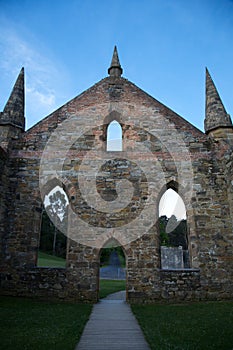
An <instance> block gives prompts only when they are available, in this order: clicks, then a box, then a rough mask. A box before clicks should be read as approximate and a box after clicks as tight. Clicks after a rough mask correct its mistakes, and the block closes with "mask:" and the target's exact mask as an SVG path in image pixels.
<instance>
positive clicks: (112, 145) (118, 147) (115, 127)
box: [107, 120, 122, 151]
mask: <svg viewBox="0 0 233 350" xmlns="http://www.w3.org/2000/svg"><path fill="white" fill-rule="evenodd" d="M107 151H122V127H121V125H120V123H118V121H116V120H113V121H112V122H111V123H110V124H109V125H108V128H107Z"/></svg>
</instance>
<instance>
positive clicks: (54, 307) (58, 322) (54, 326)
mask: <svg viewBox="0 0 233 350" xmlns="http://www.w3.org/2000/svg"><path fill="white" fill-rule="evenodd" d="M91 309H92V306H91V305H85V304H82V305H81V304H71V303H69V304H66V303H49V302H39V301H34V300H30V299H20V298H12V297H1V298H0V339H1V340H0V348H1V349H4V350H74V348H75V345H76V344H77V343H78V341H79V338H80V335H81V334H82V331H83V328H84V326H85V324H86V321H87V320H88V317H89V314H90V312H91Z"/></svg>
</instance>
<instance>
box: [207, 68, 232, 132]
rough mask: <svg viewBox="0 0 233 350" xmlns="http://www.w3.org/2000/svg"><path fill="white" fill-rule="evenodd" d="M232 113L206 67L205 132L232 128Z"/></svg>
mask: <svg viewBox="0 0 233 350" xmlns="http://www.w3.org/2000/svg"><path fill="white" fill-rule="evenodd" d="M231 127H232V122H231V118H230V115H229V114H227V112H226V110H225V107H224V105H223V103H222V101H221V98H220V96H219V93H218V91H217V89H216V87H215V85H214V82H213V80H212V78H211V76H210V73H209V72H208V69H207V68H206V110H205V132H206V133H209V132H210V131H211V130H214V129H219V128H231Z"/></svg>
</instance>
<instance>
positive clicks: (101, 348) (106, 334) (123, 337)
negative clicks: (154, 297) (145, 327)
mask: <svg viewBox="0 0 233 350" xmlns="http://www.w3.org/2000/svg"><path fill="white" fill-rule="evenodd" d="M130 349H132V350H150V348H149V345H148V344H147V342H146V340H145V338H144V336H143V333H142V331H141V328H140V327H139V325H138V322H137V320H136V318H135V317H134V315H133V313H132V311H131V309H130V306H129V305H128V304H127V303H126V302H125V292H118V293H114V294H111V295H109V296H108V297H107V298H105V299H101V301H100V302H99V303H98V304H96V305H94V307H93V310H92V313H91V316H90V319H89V321H88V322H87V324H86V326H85V329H84V331H83V334H82V336H81V339H80V342H79V343H78V345H77V346H76V348H75V350H130Z"/></svg>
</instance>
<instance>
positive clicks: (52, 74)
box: [0, 20, 64, 127]
mask: <svg viewBox="0 0 233 350" xmlns="http://www.w3.org/2000/svg"><path fill="white" fill-rule="evenodd" d="M0 24H1V32H0V50H1V60H0V70H2V71H4V74H5V75H6V76H8V79H12V82H14V81H15V79H16V77H17V75H18V73H19V71H20V69H21V67H22V66H24V67H25V75H26V116H27V127H30V126H32V125H33V124H35V122H37V121H39V120H40V119H42V118H43V117H45V116H46V115H48V114H49V113H51V112H52V111H53V110H54V109H56V108H57V106H59V105H60V104H61V102H62V103H63V102H64V101H60V100H59V99H60V98H59V96H61V91H60V92H59V91H58V90H59V89H62V86H63V84H62V82H63V81H64V72H62V69H61V67H60V64H59V63H57V62H55V61H54V60H53V59H50V58H49V54H48V55H46V52H45V50H44V48H43V53H42V52H41V51H42V49H41V50H40V49H37V48H36V47H35V46H34V44H33V43H32V42H30V41H28V40H27V39H25V37H24V36H23V34H20V32H17V31H16V30H15V28H12V27H11V25H10V23H8V22H6V21H3V23H2V21H1V20H0ZM1 85H2V84H1ZM1 88H2V87H1ZM55 89H56V90H55Z"/></svg>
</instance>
